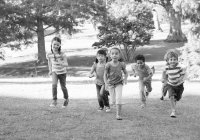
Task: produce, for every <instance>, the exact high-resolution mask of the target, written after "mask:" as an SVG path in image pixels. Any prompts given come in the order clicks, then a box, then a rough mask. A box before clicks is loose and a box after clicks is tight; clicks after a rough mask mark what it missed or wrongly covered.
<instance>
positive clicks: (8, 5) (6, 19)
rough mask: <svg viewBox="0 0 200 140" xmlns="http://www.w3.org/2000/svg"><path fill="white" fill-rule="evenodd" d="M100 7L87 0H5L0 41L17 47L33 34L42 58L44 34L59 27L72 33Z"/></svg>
mask: <svg viewBox="0 0 200 140" xmlns="http://www.w3.org/2000/svg"><path fill="white" fill-rule="evenodd" d="M100 10H102V9H100V7H99V6H98V5H95V4H93V2H92V1H91V0H73V1H72V0H9V1H7V0H6V1H3V2H2V3H0V23H1V24H0V42H2V43H7V46H8V47H11V48H13V49H15V48H17V49H20V48H21V46H22V43H24V44H27V45H28V44H30V43H34V40H35V38H34V37H37V42H38V55H39V56H42V57H43V58H42V59H46V58H45V56H46V55H45V54H44V53H45V43H44V37H45V36H48V35H52V34H54V33H57V32H59V31H60V30H63V29H64V30H65V31H67V32H68V33H69V34H72V33H74V32H76V29H75V27H76V26H78V24H79V23H80V24H81V23H83V22H84V21H85V20H87V19H90V18H91V17H93V16H98V11H100ZM23 41H24V42H23Z"/></svg>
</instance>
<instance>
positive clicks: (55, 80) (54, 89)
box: [52, 72, 58, 100]
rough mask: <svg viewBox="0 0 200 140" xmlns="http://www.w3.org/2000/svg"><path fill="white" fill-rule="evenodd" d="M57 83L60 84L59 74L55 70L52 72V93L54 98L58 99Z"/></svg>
mask: <svg viewBox="0 0 200 140" xmlns="http://www.w3.org/2000/svg"><path fill="white" fill-rule="evenodd" d="M57 84H58V76H57V74H56V73H55V72H53V73H52V95H53V100H57Z"/></svg>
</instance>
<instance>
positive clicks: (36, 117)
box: [0, 32, 200, 140]
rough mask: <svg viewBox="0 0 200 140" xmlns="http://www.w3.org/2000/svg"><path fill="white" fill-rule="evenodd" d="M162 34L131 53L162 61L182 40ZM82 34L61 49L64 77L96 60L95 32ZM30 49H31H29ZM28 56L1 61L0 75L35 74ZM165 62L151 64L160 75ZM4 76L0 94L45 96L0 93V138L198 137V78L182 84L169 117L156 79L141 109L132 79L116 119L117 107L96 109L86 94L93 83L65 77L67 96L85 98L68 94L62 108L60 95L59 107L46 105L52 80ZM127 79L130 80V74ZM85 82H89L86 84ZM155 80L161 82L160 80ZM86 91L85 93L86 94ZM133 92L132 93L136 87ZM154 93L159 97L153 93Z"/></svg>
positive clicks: (81, 73) (42, 69)
mask: <svg viewBox="0 0 200 140" xmlns="http://www.w3.org/2000/svg"><path fill="white" fill-rule="evenodd" d="M88 34H89V33H88ZM166 35H167V34H166V32H164V33H159V34H156V35H155V37H154V38H153V39H152V40H151V42H150V44H149V45H147V46H143V47H141V48H138V49H137V51H136V52H135V55H136V54H139V53H142V54H144V55H145V57H146V61H147V63H151V62H159V61H163V56H164V53H165V51H166V50H168V49H171V48H179V47H181V46H183V45H184V44H183V43H166V42H164V41H163V38H165V37H166ZM83 38H84V37H83V36H82V37H81V38H77V37H75V39H74V40H72V42H71V43H70V45H69V46H70V48H65V49H64V51H66V52H67V56H68V61H69V67H68V76H73V77H85V76H87V74H88V72H89V70H90V67H91V65H92V63H93V61H94V60H95V53H96V50H94V49H93V48H90V47H88V46H90V45H89V43H88V41H89V42H90V43H91V42H92V41H93V40H95V39H94V35H93V34H92V35H91V34H89V35H87V37H86V39H85V40H84V39H83ZM49 39H50V38H49ZM76 39H77V40H76ZM68 41H70V40H64V41H63V42H64V45H63V46H68V45H65V43H67V42H68ZM82 41H83V42H82ZM77 42H78V43H77ZM48 43H49V41H48V42H47V44H48ZM74 43H76V44H74ZM82 45H83V46H82ZM47 46H49V44H48V45H47ZM79 46H81V47H79ZM73 47H74V48H73ZM31 52H32V53H33V51H31ZM29 58H31V59H29ZM29 58H27V56H26V55H24V57H23V56H20V57H13V58H12V60H11V61H10V62H9V61H7V62H6V63H4V64H2V65H1V69H0V77H1V78H11V80H13V79H12V78H19V77H25V78H26V77H30V76H32V75H34V73H35V61H34V60H33V58H34V57H32V56H29ZM23 60H26V61H23ZM129 66H130V65H129ZM163 66H164V65H163V63H161V64H159V63H158V65H156V66H155V68H156V75H157V76H158V77H159V75H161V73H160V71H161V69H162V67H163ZM37 73H38V75H37V76H38V77H40V76H42V77H46V76H47V73H48V67H47V66H38V67H37ZM26 79H29V78H26ZM4 80H5V79H3V80H2V81H1V84H2V86H1V88H2V89H1V94H0V95H2V96H5V94H6V95H7V96H8V95H10V94H11V95H13V96H19V95H23V96H20V97H26V96H27V97H29V98H31V97H30V96H31V95H34V97H35V96H38V98H39V97H41V98H44V97H45V98H44V99H25V98H14V97H0V106H1V107H0V115H1V117H0V140H7V139H9V140H26V139H30V140H36V139H38V140H47V139H48V140H113V139H115V140H122V139H124V140H133V139H134V140H135V139H136V140H169V139H171V140H177V139H180V140H198V139H199V138H200V126H199V124H200V120H199V118H200V108H199V106H200V96H198V94H197V92H196V91H197V89H198V88H197V84H198V83H196V84H195V85H196V86H195V87H194V84H193V85H192V84H191V83H186V84H185V85H186V86H187V87H185V88H186V92H187V94H186V96H184V98H183V99H182V100H181V101H180V102H179V103H178V105H177V118H175V119H174V118H170V117H169V115H170V102H169V100H166V101H163V102H161V101H160V100H159V99H158V98H157V96H160V93H159V90H160V87H159V85H158V84H156V82H157V83H158V80H157V81H155V79H154V81H153V89H154V91H153V93H152V98H149V99H148V106H147V108H145V109H141V108H139V104H140V101H139V100H138V99H136V98H134V99H132V97H133V96H134V97H135V96H137V95H132V87H135V83H133V82H131V84H132V85H128V87H127V86H125V87H124V89H125V90H126V91H125V92H124V93H123V94H126V92H131V94H130V97H131V98H125V99H124V102H125V104H123V117H124V119H123V120H122V121H117V120H116V119H115V108H112V111H111V112H110V113H105V112H97V106H98V105H97V100H96V99H93V98H92V99H91V98H89V97H90V96H92V97H93V96H94V94H96V93H94V94H93V92H95V88H93V87H92V86H91V84H93V83H87V81H82V83H81V81H75V82H74V83H71V85H69V81H68V83H67V84H68V85H67V87H68V89H69V92H70V93H69V94H70V99H71V97H72V96H73V97H75V96H76V97H79V98H80V97H83V96H82V95H84V97H87V99H77V98H74V99H71V100H70V103H69V106H68V107H67V108H66V109H61V105H62V101H61V100H59V105H58V107H56V108H50V107H48V106H49V104H50V100H47V98H46V97H48V98H49V97H50V95H49V92H50V91H51V89H50V87H51V85H50V81H45V82H41V83H40V81H39V83H37V84H34V83H28V82H26V80H25V83H26V84H25V83H23V80H22V79H21V80H22V83H21V84H20V83H19V82H18V83H9V82H8V83H5V81H4ZM32 80H33V81H38V79H37V78H35V79H34V78H32ZM43 80H44V79H43ZM45 80H46V79H45ZM130 81H131V79H129V82H130ZM132 81H133V80H132ZM134 82H135V81H134ZM78 83H79V84H81V87H80V86H75V85H77V84H78ZM33 84H34V85H33ZM85 84H89V86H86V85H85ZM159 84H160V85H161V83H159ZM190 86H193V88H190ZM189 88H190V89H189ZM86 90H87V93H86V94H84V93H85V92H86ZM13 91H15V92H16V93H14V92H13ZM80 91H81V92H80ZM134 91H135V94H136V92H137V89H135V90H134ZM27 92H28V93H27ZM59 92H60V91H59ZM194 93H195V94H194ZM72 94H73V95H72ZM80 94H82V95H80ZM155 94H156V95H157V96H156V98H153V97H154V96H155ZM158 94H159V95H158ZM24 95H26V96H24ZM184 95H185V94H184ZM59 96H60V94H59ZM88 98H89V99H88ZM59 99H60V98H59Z"/></svg>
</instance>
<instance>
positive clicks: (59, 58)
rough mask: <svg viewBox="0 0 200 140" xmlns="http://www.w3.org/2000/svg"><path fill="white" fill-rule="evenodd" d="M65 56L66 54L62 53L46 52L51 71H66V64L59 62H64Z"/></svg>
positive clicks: (60, 72)
mask: <svg viewBox="0 0 200 140" xmlns="http://www.w3.org/2000/svg"><path fill="white" fill-rule="evenodd" d="M65 58H67V56H66V55H65V54H64V53H60V54H55V55H54V54H53V53H48V54H47V59H48V61H50V64H51V70H52V72H55V73H56V74H64V73H67V68H66V66H63V65H60V64H61V63H64V60H65Z"/></svg>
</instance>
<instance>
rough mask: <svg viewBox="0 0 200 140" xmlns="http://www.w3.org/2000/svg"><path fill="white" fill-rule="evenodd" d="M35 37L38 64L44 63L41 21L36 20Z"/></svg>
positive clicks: (44, 52) (44, 54)
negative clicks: (36, 38) (36, 37)
mask: <svg viewBox="0 0 200 140" xmlns="http://www.w3.org/2000/svg"><path fill="white" fill-rule="evenodd" d="M37 36H38V62H39V63H40V64H41V63H46V62H47V59H46V50H45V40H44V28H43V22H42V20H40V19H38V20H37Z"/></svg>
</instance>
